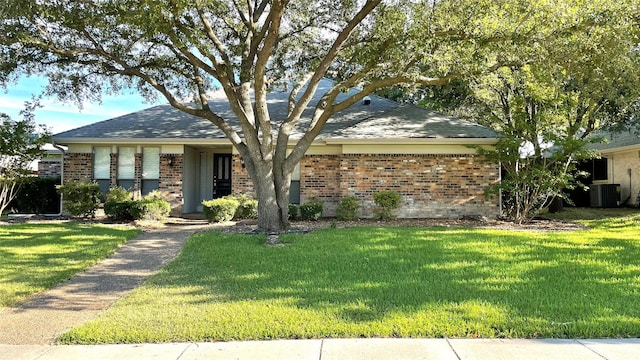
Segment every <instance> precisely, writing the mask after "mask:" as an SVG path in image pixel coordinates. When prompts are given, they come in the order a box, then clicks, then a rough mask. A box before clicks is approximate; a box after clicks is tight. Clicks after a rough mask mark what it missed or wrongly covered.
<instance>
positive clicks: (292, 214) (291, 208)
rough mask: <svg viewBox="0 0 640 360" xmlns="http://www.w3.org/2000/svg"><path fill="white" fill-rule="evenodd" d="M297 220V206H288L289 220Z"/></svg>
mask: <svg viewBox="0 0 640 360" xmlns="http://www.w3.org/2000/svg"><path fill="white" fill-rule="evenodd" d="M297 218H298V205H296V204H289V220H295V219H297Z"/></svg>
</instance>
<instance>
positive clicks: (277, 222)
mask: <svg viewBox="0 0 640 360" xmlns="http://www.w3.org/2000/svg"><path fill="white" fill-rule="evenodd" d="M251 172H252V171H249V174H250V175H252V174H251ZM254 172H255V175H256V176H251V178H252V180H253V184H254V188H255V191H256V198H257V200H258V231H260V232H264V233H280V232H283V231H286V230H287V229H288V228H289V187H290V182H289V181H287V180H290V176H285V177H284V178H283V177H280V178H278V177H277V176H274V169H273V165H272V163H270V162H262V163H261V164H260V165H257V166H256V169H255V171H254Z"/></svg>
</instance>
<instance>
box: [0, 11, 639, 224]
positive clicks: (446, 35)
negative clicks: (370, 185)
mask: <svg viewBox="0 0 640 360" xmlns="http://www.w3.org/2000/svg"><path fill="white" fill-rule="evenodd" d="M623 3H625V1H624V0H623V1H621V2H617V3H613V2H611V1H583V0H563V1H546V0H537V1H523V0H497V1H496V0H480V1H478V0H473V1H472V0H441V1H433V0H430V1H412V0H394V1H381V0H355V1H354V0H338V1H333V0H331V1H329V0H320V1H310V0H298V1H288V0H285V1H282V0H249V1H246V2H241V1H235V0H234V1H231V0H226V1H225V0H217V1H214V0H191V1H187V0H161V1H156V0H154V1H151V0H142V1H140V0H136V1H133V0H110V1H98V0H93V1H92V0H84V1H31V2H27V3H25V2H24V1H19V0H7V1H4V2H2V4H1V5H0V15H1V16H2V18H3V19H4V20H3V22H2V23H1V24H0V61H1V63H0V83H3V84H7V83H10V82H11V81H12V80H14V79H15V78H16V76H20V75H25V74H26V75H30V74H38V75H45V76H47V77H48V78H49V80H50V82H49V87H48V89H47V91H48V92H49V93H51V94H56V95H57V96H59V97H60V98H62V99H65V100H75V101H78V102H80V101H82V100H86V99H88V100H98V97H99V96H100V94H102V93H103V91H112V92H117V91H119V90H121V89H123V88H125V87H133V88H135V89H137V90H138V91H139V92H140V93H141V94H142V95H144V96H146V97H148V98H154V97H155V96H163V97H165V98H166V99H167V100H168V101H169V103H170V104H171V105H172V106H174V107H175V108H177V109H180V110H182V111H184V112H186V113H188V114H191V115H194V116H198V117H201V118H204V119H208V120H210V121H211V122H212V123H213V124H215V125H216V126H218V127H219V128H220V129H221V130H222V131H223V132H224V133H225V135H226V136H227V137H228V138H229V140H230V141H231V143H232V144H233V146H234V147H235V148H236V149H237V151H238V152H239V154H240V155H241V156H242V158H243V159H244V162H245V164H246V167H247V170H248V172H249V175H250V176H251V178H252V180H253V182H254V185H255V190H256V193H257V197H258V200H259V209H258V212H259V216H258V226H259V228H260V229H261V230H264V231H277V230H281V229H284V228H286V227H287V209H288V192H289V186H290V178H291V172H292V171H293V169H294V167H295V165H296V164H297V163H298V162H299V161H300V159H301V158H302V156H303V155H304V153H305V152H306V151H307V149H308V148H309V146H310V145H311V143H312V142H313V140H314V139H315V137H316V136H317V135H318V134H319V132H320V130H321V129H322V127H323V126H324V125H325V124H326V122H327V121H330V118H331V116H332V115H333V114H335V113H336V112H339V111H341V110H343V109H346V108H347V107H349V106H351V105H353V104H355V103H356V102H358V101H359V100H361V99H362V98H363V97H364V96H366V95H368V94H370V93H372V92H373V91H376V90H378V89H381V88H384V87H387V86H392V85H397V84H401V85H403V86H415V85H416V84H417V85H443V84H446V83H448V82H449V81H451V80H452V79H457V78H461V77H465V76H470V75H479V74H484V73H487V72H491V71H493V70H496V69H498V68H501V67H502V66H504V65H508V64H522V63H526V62H528V61H530V60H531V59H534V58H536V56H538V47H539V46H538V44H540V43H541V42H545V41H547V40H549V39H556V40H554V41H558V42H561V41H562V39H563V38H566V37H570V36H572V34H573V33H575V32H580V31H585V29H589V28H591V27H593V26H594V25H597V24H600V23H602V22H606V21H608V20H609V19H610V18H611V17H612V16H614V15H611V14H612V13H614V14H615V15H616V16H617V14H618V12H617V11H618V10H619V9H620V8H621V7H622V4H623ZM611 5H614V11H613V12H612V10H610V8H609V7H610V6H611ZM634 6H635V7H636V10H637V5H634ZM635 13H637V11H636V12H635ZM326 77H330V78H332V79H334V80H335V85H334V86H333V87H332V88H331V89H329V90H328V91H326V92H325V93H324V94H321V97H320V100H318V101H317V102H315V103H311V101H312V99H313V98H314V96H313V95H314V94H315V92H316V91H317V90H318V84H319V82H320V80H321V79H323V78H326ZM283 84H287V89H288V91H289V92H290V97H289V112H288V114H287V115H286V116H285V117H283V118H277V119H276V118H272V116H271V114H270V112H269V107H268V104H267V102H266V94H267V92H268V91H270V90H271V89H273V88H274V87H278V86H283ZM216 86H219V87H221V88H222V89H223V90H224V93H225V94H226V96H227V99H228V101H229V103H230V105H231V108H232V109H233V111H234V113H235V115H236V117H237V118H238V120H239V122H240V129H236V128H234V127H232V126H231V125H230V123H229V121H228V119H225V118H222V117H221V116H219V114H216V113H215V112H213V111H212V110H211V109H210V108H209V106H208V97H207V94H208V92H209V91H210V90H212V88H214V87H216ZM354 87H358V88H359V91H351V92H349V93H348V94H349V96H348V97H346V98H344V99H343V100H340V101H338V100H337V99H338V94H340V93H341V92H344V91H346V90H349V89H352V88H354ZM194 99H195V100H196V101H195V103H196V104H195V105H194V104H193V103H190V101H191V100H194ZM309 107H310V108H312V109H314V110H313V115H312V119H311V120H312V121H310V122H309V125H308V127H307V128H306V129H305V130H306V133H305V134H304V135H303V136H302V137H301V138H300V139H297V140H295V141H292V139H291V138H290V134H291V132H292V130H293V129H294V128H295V126H296V125H298V123H299V120H300V117H301V114H302V112H303V110H305V109H307V108H309Z"/></svg>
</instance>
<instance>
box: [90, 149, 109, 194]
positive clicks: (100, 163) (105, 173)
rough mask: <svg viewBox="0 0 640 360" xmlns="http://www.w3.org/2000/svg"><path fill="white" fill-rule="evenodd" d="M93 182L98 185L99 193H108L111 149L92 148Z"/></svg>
mask: <svg viewBox="0 0 640 360" xmlns="http://www.w3.org/2000/svg"><path fill="white" fill-rule="evenodd" d="M93 180H95V182H97V183H98V185H100V191H101V192H105V193H106V192H108V191H109V187H110V185H111V148H110V147H106V146H105V147H95V148H93Z"/></svg>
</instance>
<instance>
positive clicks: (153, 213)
mask: <svg viewBox="0 0 640 360" xmlns="http://www.w3.org/2000/svg"><path fill="white" fill-rule="evenodd" d="M170 212H171V204H169V202H168V201H166V200H165V199H164V197H163V196H162V194H161V193H160V192H157V191H154V192H151V193H149V194H147V195H145V196H144V197H143V198H142V199H141V200H132V194H131V193H130V192H128V191H127V190H125V189H123V188H112V189H111V190H110V191H109V194H108V195H107V202H105V203H104V213H105V215H107V216H108V217H109V219H111V220H113V221H133V220H140V219H145V220H151V221H161V220H163V219H165V218H166V217H167V216H168V215H169V213H170Z"/></svg>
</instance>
